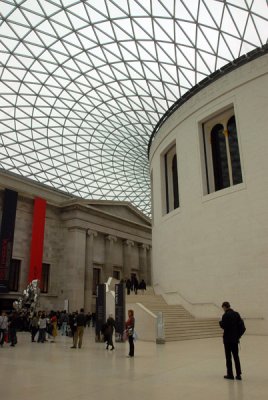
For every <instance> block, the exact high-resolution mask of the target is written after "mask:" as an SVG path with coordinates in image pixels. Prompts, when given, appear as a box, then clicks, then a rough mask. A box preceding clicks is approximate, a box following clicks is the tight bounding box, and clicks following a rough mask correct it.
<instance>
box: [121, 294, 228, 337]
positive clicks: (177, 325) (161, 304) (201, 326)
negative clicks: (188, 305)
mask: <svg viewBox="0 0 268 400" xmlns="http://www.w3.org/2000/svg"><path fill="white" fill-rule="evenodd" d="M126 302H127V303H130V304H131V303H141V304H142V305H143V306H144V307H146V308H147V309H148V310H150V311H152V312H153V313H157V312H162V313H163V317H164V329H165V340H166V341H167V342H169V341H176V340H189V339H201V338H210V337H219V336H221V335H222V330H221V328H220V326H219V322H218V320H217V319H216V318H202V319H196V318H195V317H194V316H193V315H191V314H190V313H189V312H188V311H187V310H186V309H185V308H184V307H183V306H182V305H180V304H173V305H169V304H167V303H166V301H165V300H164V298H163V297H162V296H160V295H152V294H150V295H149V294H148V295H146V296H145V295H139V294H138V295H133V294H131V295H128V296H126Z"/></svg>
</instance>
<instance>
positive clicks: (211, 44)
mask: <svg viewBox="0 0 268 400" xmlns="http://www.w3.org/2000/svg"><path fill="white" fill-rule="evenodd" d="M267 32H268V7H267V1H266V0H224V1H223V0H139V1H138V0H77V1H75V0H1V5H0V167H1V168H3V169H5V170H8V171H12V172H14V173H17V174H21V175H23V176H25V177H28V178H31V179H34V180H36V181H39V182H42V183H45V184H47V185H49V186H52V187H54V188H56V189H60V190H63V191H65V192H68V193H70V194H72V195H76V196H79V197H82V198H85V199H86V198H87V199H106V200H126V201H130V202H131V203H132V204H133V205H135V206H136V207H138V208H139V209H140V210H141V211H143V212H144V213H146V214H148V215H149V214H150V178H149V166H148V159H147V144H148V141H149V137H150V135H151V132H152V130H153V128H154V127H155V125H156V124H157V122H158V121H159V119H160V118H161V116H162V115H163V114H164V113H165V112H166V110H167V109H168V108H169V107H170V106H171V105H172V104H173V103H174V102H175V101H176V100H177V99H178V98H179V97H180V96H182V95H183V94H184V93H185V92H186V91H188V90H189V89H190V88H191V87H192V86H194V85H195V84H197V83H198V82H199V81H201V80H202V79H204V78H205V77H206V76H208V75H210V74H211V73H212V72H214V71H215V70H217V69H219V68H221V67H222V66H223V65H225V64H227V63H228V62H230V61H232V60H233V59H235V58H237V57H239V56H240V55H242V54H245V53H247V52H249V51H251V50H253V49H254V48H256V47H259V46H262V45H263V44H265V43H266V42H267Z"/></svg>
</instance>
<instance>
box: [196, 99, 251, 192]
mask: <svg viewBox="0 0 268 400" xmlns="http://www.w3.org/2000/svg"><path fill="white" fill-rule="evenodd" d="M232 117H234V118H235V125H236V140H237V151H238V156H239V167H240V172H241V177H242V180H241V182H239V183H234V182H233V164H232V160H231V153H230V143H229V133H228V123H229V121H230V120H231V118H232ZM217 124H219V125H222V126H223V134H224V137H225V144H226V153H227V164H228V174H229V181H230V183H229V186H226V187H222V188H218V189H217V188H216V185H215V175H214V174H215V166H214V164H213V150H212V145H211V132H212V130H213V128H214V127H215V126H216V125H217ZM201 128H202V129H201V131H202V146H201V163H202V165H203V169H202V171H203V173H202V181H203V193H204V195H209V194H212V193H217V192H219V191H222V190H225V189H230V188H231V187H234V186H237V185H239V184H241V183H243V182H244V177H243V170H242V162H241V145H240V135H239V132H238V127H237V118H236V112H235V109H234V106H233V105H232V106H229V107H228V108H225V109H224V110H222V111H219V112H217V113H214V114H213V115H212V116H211V117H208V118H206V119H204V120H203V121H201Z"/></svg>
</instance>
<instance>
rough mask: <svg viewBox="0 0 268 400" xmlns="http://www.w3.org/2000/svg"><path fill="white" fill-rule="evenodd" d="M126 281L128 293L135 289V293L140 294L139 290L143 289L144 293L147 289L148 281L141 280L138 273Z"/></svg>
mask: <svg viewBox="0 0 268 400" xmlns="http://www.w3.org/2000/svg"><path fill="white" fill-rule="evenodd" d="M125 283H126V289H127V294H130V292H133V291H134V293H135V294H138V290H141V292H142V293H144V291H145V290H146V283H145V281H144V279H142V280H141V281H140V282H139V281H138V279H137V277H136V275H131V278H128V279H126V281H125Z"/></svg>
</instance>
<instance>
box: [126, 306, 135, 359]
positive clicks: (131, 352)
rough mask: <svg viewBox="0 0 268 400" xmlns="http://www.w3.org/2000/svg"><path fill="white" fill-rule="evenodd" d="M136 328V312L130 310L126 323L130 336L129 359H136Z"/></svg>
mask: <svg viewBox="0 0 268 400" xmlns="http://www.w3.org/2000/svg"><path fill="white" fill-rule="evenodd" d="M134 327H135V318H134V311H133V310H128V320H127V321H126V333H127V336H128V343H129V353H128V357H130V358H132V357H134V338H133V333H134Z"/></svg>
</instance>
